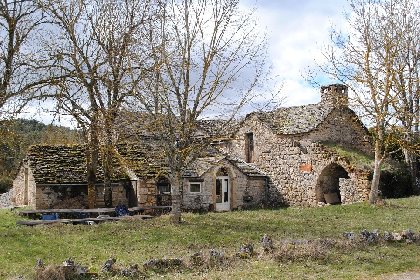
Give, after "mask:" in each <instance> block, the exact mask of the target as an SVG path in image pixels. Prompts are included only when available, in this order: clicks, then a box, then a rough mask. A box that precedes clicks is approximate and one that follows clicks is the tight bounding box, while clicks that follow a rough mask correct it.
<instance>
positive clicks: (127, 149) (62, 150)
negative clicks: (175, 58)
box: [27, 140, 265, 184]
mask: <svg viewBox="0 0 420 280" xmlns="http://www.w3.org/2000/svg"><path fill="white" fill-rule="evenodd" d="M117 151H118V152H116V153H115V157H114V159H113V172H114V173H113V174H112V180H113V181H120V180H125V179H128V177H129V176H128V175H127V173H128V170H130V171H132V172H134V174H135V175H136V177H137V178H156V177H158V176H160V175H163V176H165V175H167V173H168V168H167V165H166V160H165V155H164V153H163V151H162V150H161V149H159V147H158V146H157V145H156V141H152V140H150V141H143V142H141V143H121V144H118V145H117ZM27 160H28V162H29V165H30V167H31V169H32V172H33V175H34V178H35V182H36V183H37V184H86V177H87V169H86V156H85V146H84V145H57V146H49V145H36V146H32V147H31V148H30V150H29V152H28V154H27ZM222 160H227V161H228V162H229V163H231V164H232V165H233V166H235V167H236V168H237V169H239V170H240V171H241V172H242V173H243V174H245V175H247V176H250V177H264V176H265V175H264V174H263V173H262V172H261V171H259V170H258V169H257V168H256V167H254V166H252V165H251V164H248V163H245V162H244V161H242V160H239V159H235V158H231V157H227V156H225V155H222V154H220V153H215V152H214V151H213V153H207V154H206V155H204V156H202V157H199V158H197V159H196V160H195V161H194V162H193V163H192V164H191V166H190V168H188V170H187V171H186V172H185V174H184V176H185V177H200V176H202V175H203V174H204V173H205V172H207V171H208V170H209V169H210V168H212V167H213V166H215V165H216V164H219V163H220V161H222ZM100 161H101V158H100V159H99V162H100ZM97 179H98V182H103V169H102V166H101V164H99V166H98V174H97Z"/></svg>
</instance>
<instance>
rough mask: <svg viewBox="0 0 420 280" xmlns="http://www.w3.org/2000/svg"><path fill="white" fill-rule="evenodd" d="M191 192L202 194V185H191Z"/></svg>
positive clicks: (195, 183)
mask: <svg viewBox="0 0 420 280" xmlns="http://www.w3.org/2000/svg"><path fill="white" fill-rule="evenodd" d="M190 192H191V193H199V192H201V183H197V182H194V183H190Z"/></svg>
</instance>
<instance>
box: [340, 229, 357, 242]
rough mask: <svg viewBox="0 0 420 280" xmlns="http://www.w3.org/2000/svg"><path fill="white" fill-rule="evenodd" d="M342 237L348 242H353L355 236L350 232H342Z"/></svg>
mask: <svg viewBox="0 0 420 280" xmlns="http://www.w3.org/2000/svg"><path fill="white" fill-rule="evenodd" d="M343 237H344V238H346V239H348V240H354V239H355V238H356V235H355V234H354V232H352V231H350V232H344V233H343Z"/></svg>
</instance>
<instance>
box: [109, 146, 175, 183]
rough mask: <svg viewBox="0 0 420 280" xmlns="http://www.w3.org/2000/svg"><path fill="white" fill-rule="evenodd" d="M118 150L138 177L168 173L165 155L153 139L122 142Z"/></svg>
mask: <svg viewBox="0 0 420 280" xmlns="http://www.w3.org/2000/svg"><path fill="white" fill-rule="evenodd" d="M117 150H118V153H119V154H120V155H121V157H122V160H123V162H124V163H125V164H126V166H127V168H129V169H130V170H131V171H133V172H134V173H135V175H136V176H137V177H138V178H151V177H157V176H159V175H165V174H167V173H168V168H167V165H166V161H165V155H164V153H163V151H162V150H161V149H160V148H159V147H158V145H157V144H156V141H154V140H152V139H149V140H146V139H144V140H143V141H141V142H138V143H121V144H118V145H117Z"/></svg>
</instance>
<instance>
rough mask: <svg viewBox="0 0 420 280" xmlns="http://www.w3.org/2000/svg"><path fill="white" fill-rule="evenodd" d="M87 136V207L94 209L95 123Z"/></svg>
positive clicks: (97, 143) (96, 149) (96, 137)
mask: <svg viewBox="0 0 420 280" xmlns="http://www.w3.org/2000/svg"><path fill="white" fill-rule="evenodd" d="M89 134H90V135H89V137H88V138H89V139H88V145H87V147H86V167H87V183H88V190H87V191H88V207H89V208H91V209H92V208H95V207H96V172H97V169H98V158H99V139H98V129H97V126H96V123H95V124H91V126H90V131H89Z"/></svg>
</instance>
